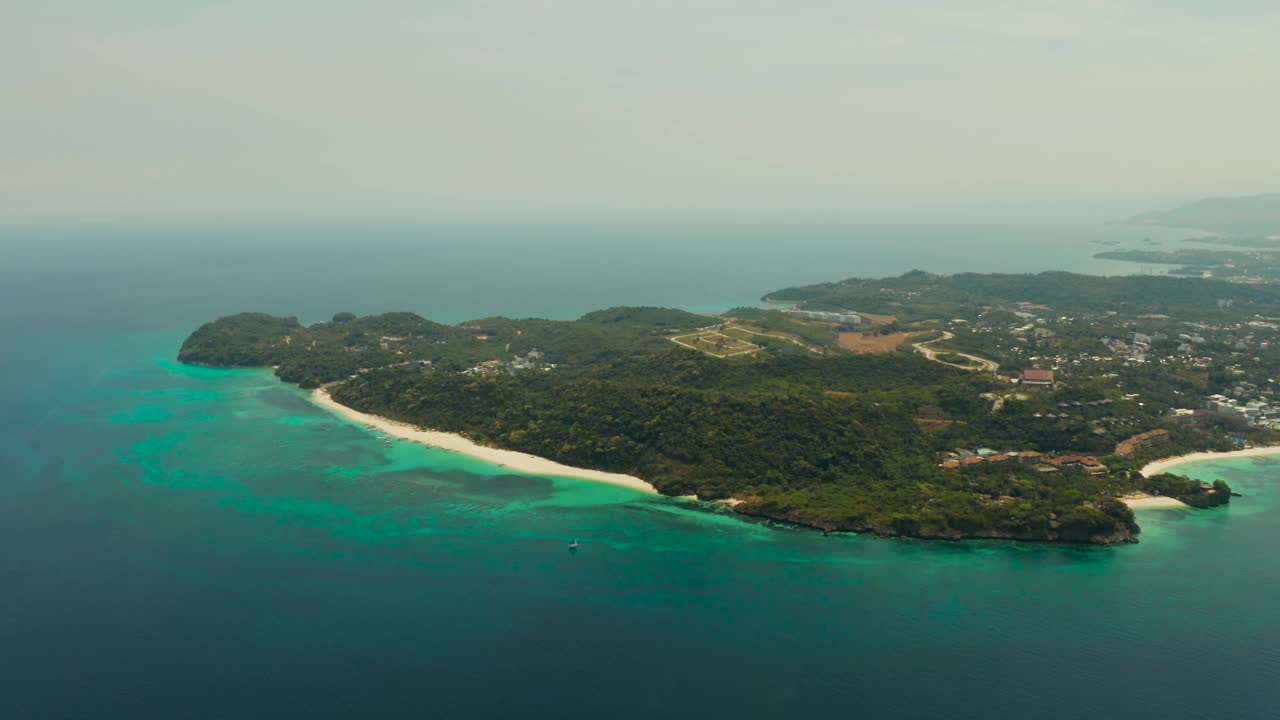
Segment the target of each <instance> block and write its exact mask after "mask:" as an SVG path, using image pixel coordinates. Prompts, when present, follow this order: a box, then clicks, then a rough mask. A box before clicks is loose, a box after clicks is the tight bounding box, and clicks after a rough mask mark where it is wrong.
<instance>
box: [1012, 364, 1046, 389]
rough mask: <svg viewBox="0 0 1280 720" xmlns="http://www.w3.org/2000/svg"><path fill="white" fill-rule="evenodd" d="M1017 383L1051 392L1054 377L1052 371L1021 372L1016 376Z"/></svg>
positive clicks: (1032, 370)
mask: <svg viewBox="0 0 1280 720" xmlns="http://www.w3.org/2000/svg"><path fill="white" fill-rule="evenodd" d="M1018 382H1019V383H1020V384H1022V385H1024V386H1026V387H1032V388H1044V389H1046V390H1052V389H1053V384H1054V375H1053V371H1052V370H1035V369H1027V370H1023V371H1022V374H1021V375H1019V376H1018Z"/></svg>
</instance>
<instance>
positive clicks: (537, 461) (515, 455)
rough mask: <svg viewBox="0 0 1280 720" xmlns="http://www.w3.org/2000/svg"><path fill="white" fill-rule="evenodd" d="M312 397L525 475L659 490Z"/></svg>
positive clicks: (354, 417)
mask: <svg viewBox="0 0 1280 720" xmlns="http://www.w3.org/2000/svg"><path fill="white" fill-rule="evenodd" d="M311 400H312V402H314V403H315V404H317V405H319V406H320V407H323V408H325V409H327V410H330V411H332V412H334V413H336V414H338V415H341V416H342V417H345V418H347V419H348V420H351V421H354V422H358V423H360V424H362V425H366V426H368V427H371V428H374V429H375V430H378V431H380V432H382V433H385V434H387V435H390V436H392V437H397V438H403V439H405V440H412V441H413V442H417V443H422V444H423V445H429V446H431V447H433V448H438V449H440V450H450V451H452V452H458V453H462V454H463V455H467V456H469V457H473V458H476V459H478V460H484V461H485V462H488V463H493V464H494V465H499V466H501V467H506V468H510V469H512V470H514V471H516V472H520V473H525V474H528V475H554V476H556V477H568V478H578V479H580V480H593V481H595V482H602V483H609V484H611V485H621V486H622V487H627V488H631V489H632V490H639V491H641V492H646V493H654V494H656V493H657V492H658V491H657V489H656V488H654V487H653V486H652V485H650V484H649V483H647V482H645V481H644V480H641V479H640V478H638V477H632V476H631V475H622V474H619V473H609V472H602V471H600V470H588V469H586V468H576V467H570V466H568V465H561V464H560V463H558V462H555V461H552V460H548V459H546V458H543V457H538V456H537V455H529V454H527V453H521V452H515V451H513V450H500V449H498V448H491V447H485V446H483V445H478V444H476V443H474V442H472V441H470V440H468V439H466V438H464V437H462V436H461V435H458V434H455V433H447V432H440V431H437V430H423V429H421V428H417V427H414V426H412V425H409V424H408V423H402V422H398V421H395V420H388V419H387V418H384V417H381V416H378V415H370V414H368V413H362V412H360V411H359V410H353V409H352V408H349V407H347V406H346V405H343V404H341V403H339V402H338V401H336V400H334V399H333V398H332V397H331V396H330V395H329V393H328V391H326V390H324V389H318V390H314V391H312V393H311Z"/></svg>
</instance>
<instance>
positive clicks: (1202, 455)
mask: <svg viewBox="0 0 1280 720" xmlns="http://www.w3.org/2000/svg"><path fill="white" fill-rule="evenodd" d="M1264 455H1280V445H1269V446H1266V447H1255V448H1248V449H1245V450H1232V451H1230V452H1197V453H1190V454H1187V455H1178V456H1176V457H1171V458H1164V459H1163V460H1156V461H1154V462H1149V463H1147V464H1146V465H1143V466H1142V470H1141V471H1140V472H1141V473H1142V476H1143V477H1151V476H1152V475H1157V474H1159V473H1162V472H1166V471H1168V470H1169V469H1170V468H1175V467H1178V466H1179V465H1186V464H1188V463H1195V462H1204V461H1205V460H1227V459H1231V458H1241V457H1260V456H1264Z"/></svg>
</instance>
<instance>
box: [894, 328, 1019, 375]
mask: <svg viewBox="0 0 1280 720" xmlns="http://www.w3.org/2000/svg"><path fill="white" fill-rule="evenodd" d="M953 337H955V335H954V334H953V333H949V332H947V331H946V330H943V331H942V337H940V338H938V339H936V340H930V341H928V342H918V343H915V344H913V345H912V346H911V347H912V348H913V349H914V350H915V351H916V352H918V353H920V354H921V355H924V356H925V357H926V358H928V359H929V360H932V361H934V362H936V363H940V364H942V365H947V366H949V367H953V368H960V369H961V370H976V371H978V372H989V373H994V372H995V371H997V370H999V369H1000V363H997V362H994V361H992V360H988V359H986V358H982V357H978V356H977V355H970V354H969V353H962V352H958V351H956V350H934V349H933V348H931V347H929V346H930V345H932V344H934V343H936V342H942V341H944V340H950V339H951V338H953ZM943 353H949V354H951V355H959V356H960V357H963V358H968V359H969V360H971V361H972V362H974V363H975V364H976V365H977V367H973V366H970V365H958V364H956V363H949V362H947V361H945V360H939V359H938V355H941V354H943Z"/></svg>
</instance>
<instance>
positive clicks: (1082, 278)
mask: <svg viewBox="0 0 1280 720" xmlns="http://www.w3.org/2000/svg"><path fill="white" fill-rule="evenodd" d="M765 298H766V299H768V300H775V301H791V302H803V303H804V304H805V307H807V308H812V309H850V310H860V311H863V312H870V313H885V314H896V315H899V316H900V317H905V318H907V319H923V318H926V317H971V316H973V315H974V314H975V312H977V311H980V310H981V309H982V308H984V307H988V306H993V305H1014V304H1015V303H1021V302H1026V303H1032V304H1036V305H1046V306H1049V307H1051V308H1053V309H1054V310H1058V311H1061V312H1104V311H1116V312H1120V313H1122V314H1127V315H1140V314H1144V313H1162V314H1168V315H1173V314H1186V315H1194V316H1195V317H1196V318H1197V319H1198V320H1201V321H1214V320H1219V319H1230V318H1235V317H1240V316H1241V315H1242V314H1244V313H1254V314H1261V315H1277V314H1280V288H1276V287H1273V286H1268V285H1242V284H1235V283H1228V282H1223V281H1219V280H1210V279H1202V278H1175V277H1165V276H1149V275H1131V276H1124V277H1100V276H1095V275H1077V274H1074V273H1066V272H1044V273H1039V274H1035V275H1019V274H977V273H960V274H958V275H935V274H932V273H926V272H922V271H919V270H916V271H913V272H910V273H907V274H905V275H902V276H899V277H895V278H883V279H862V278H850V279H848V280H844V281H841V282H836V283H821V284H817V285H806V286H801V287H793V288H786V289H783V290H777V291H775V292H772V293H769V294H768V295H766V296H765ZM1219 300H1231V301H1232V305H1233V307H1231V308H1229V309H1222V308H1219V307H1218V305H1219V303H1218V301H1219Z"/></svg>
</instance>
